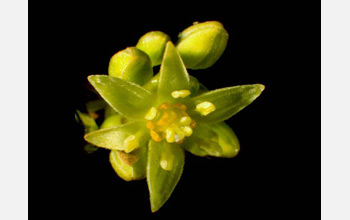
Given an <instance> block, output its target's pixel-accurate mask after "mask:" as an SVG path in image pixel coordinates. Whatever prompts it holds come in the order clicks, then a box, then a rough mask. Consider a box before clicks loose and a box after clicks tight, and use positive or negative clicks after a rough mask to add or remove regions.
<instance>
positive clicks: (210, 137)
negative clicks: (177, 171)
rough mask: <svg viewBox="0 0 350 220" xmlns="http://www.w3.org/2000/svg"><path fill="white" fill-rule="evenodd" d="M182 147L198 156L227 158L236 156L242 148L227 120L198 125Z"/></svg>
mask: <svg viewBox="0 0 350 220" xmlns="http://www.w3.org/2000/svg"><path fill="white" fill-rule="evenodd" d="M182 147H183V148H184V149H185V150H187V151H189V152H190V153H192V154H194V155H196V156H200V157H204V156H215V157H225V158H231V157H234V156H236V155H237V154H238V152H239V149H240V145H239V141H238V139H237V136H236V134H235V133H234V132H233V130H232V129H231V128H230V127H229V126H228V125H227V124H226V123H225V122H220V123H217V124H210V125H204V124H200V125H197V127H196V128H195V129H194V132H193V134H192V136H191V137H189V138H187V139H186V140H185V142H184V143H183V144H182Z"/></svg>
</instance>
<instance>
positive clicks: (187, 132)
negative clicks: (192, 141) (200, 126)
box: [181, 126, 193, 137]
mask: <svg viewBox="0 0 350 220" xmlns="http://www.w3.org/2000/svg"><path fill="white" fill-rule="evenodd" d="M181 129H182V131H183V132H184V134H185V136H186V137H189V136H191V135H192V133H193V130H192V128H191V127H190V126H184V127H182V128H181Z"/></svg>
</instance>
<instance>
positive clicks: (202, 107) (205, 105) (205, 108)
mask: <svg viewBox="0 0 350 220" xmlns="http://www.w3.org/2000/svg"><path fill="white" fill-rule="evenodd" d="M215 109H216V108H215V105H214V104H213V103H211V102H207V101H205V102H202V103H200V104H198V105H197V106H196V111H198V112H199V113H201V115H203V116H206V115H208V114H210V113H212V112H213V111H215Z"/></svg>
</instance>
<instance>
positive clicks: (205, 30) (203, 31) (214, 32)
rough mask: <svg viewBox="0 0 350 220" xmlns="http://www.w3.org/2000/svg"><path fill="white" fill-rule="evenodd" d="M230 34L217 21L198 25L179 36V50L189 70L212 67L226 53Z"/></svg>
mask: <svg viewBox="0 0 350 220" xmlns="http://www.w3.org/2000/svg"><path fill="white" fill-rule="evenodd" d="M227 40H228V33H227V31H226V30H225V29H224V27H223V25H222V24H221V23H220V22H217V21H207V22H203V23H196V24H194V25H192V26H190V27H188V28H187V29H185V30H184V31H183V32H181V33H180V34H179V41H178V42H177V46H176V48H177V49H178V51H179V53H180V55H181V58H182V60H183V62H184V63H185V66H186V67H187V68H189V69H206V68H208V67H211V66H212V65H213V64H214V63H215V62H216V61H217V60H218V59H219V58H220V56H221V55H222V53H223V52H224V50H225V48H226V45H227Z"/></svg>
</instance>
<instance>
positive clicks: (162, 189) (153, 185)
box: [147, 140, 185, 212]
mask: <svg viewBox="0 0 350 220" xmlns="http://www.w3.org/2000/svg"><path fill="white" fill-rule="evenodd" d="M164 150H166V151H167V153H169V151H170V152H171V154H172V157H173V162H172V169H171V170H165V169H163V168H162V167H161V165H160V163H161V158H162V152H163V151H164ZM184 162H185V154H184V151H183V149H182V148H181V147H180V146H179V145H177V144H170V143H168V142H166V141H162V142H155V141H153V140H151V141H150V143H149V148H148V162H147V183H148V188H149V192H150V201H151V209H152V212H156V211H157V210H158V209H160V207H162V206H163V205H164V203H165V202H166V201H167V200H168V199H169V197H170V195H171V193H172V192H173V191H174V189H175V186H176V184H177V183H178V181H179V180H180V177H181V174H182V171H183V166H184Z"/></svg>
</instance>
